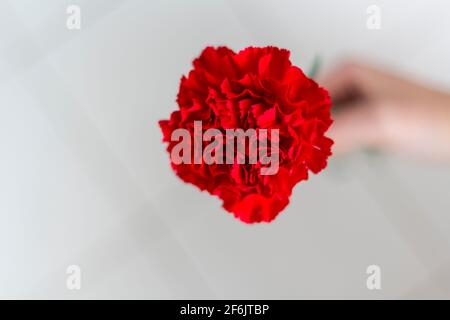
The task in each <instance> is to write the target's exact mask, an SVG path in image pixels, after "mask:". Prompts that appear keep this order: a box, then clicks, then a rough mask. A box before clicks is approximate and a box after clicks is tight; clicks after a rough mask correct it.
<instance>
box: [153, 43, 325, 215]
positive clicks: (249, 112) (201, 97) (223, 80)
mask: <svg viewBox="0 0 450 320" xmlns="http://www.w3.org/2000/svg"><path fill="white" fill-rule="evenodd" d="M289 55H290V53H289V51H288V50H285V49H279V48H276V47H264V48H254V47H249V48H246V49H244V50H242V51H240V52H239V53H237V54H236V53H234V52H233V51H232V50H230V49H228V48H226V47H219V48H213V47H207V48H206V49H205V50H203V52H202V53H201V55H200V57H198V58H197V59H195V60H194V62H193V65H194V68H193V69H192V70H191V71H190V72H189V75H188V76H187V77H184V76H183V77H182V78H181V83H180V89H179V93H178V97H177V103H178V106H179V109H178V110H176V111H174V112H172V114H171V115H170V119H169V120H161V121H160V122H159V125H160V127H161V130H162V132H163V136H164V138H163V141H164V142H167V143H168V146H167V150H168V151H169V152H172V151H173V150H174V148H175V146H176V145H177V143H178V140H177V141H173V139H172V134H173V133H174V132H175V130H177V129H180V128H182V129H185V130H187V131H188V132H190V133H191V134H192V136H194V135H195V134H198V132H197V133H195V128H194V122H195V121H197V122H198V121H201V124H202V129H201V130H202V132H201V133H203V132H205V130H208V129H211V128H215V129H218V130H220V132H225V131H226V130H227V129H243V130H247V129H255V130H256V131H257V132H260V131H261V130H262V129H277V130H278V132H279V144H278V150H277V156H278V161H279V162H278V164H277V166H278V170H277V172H276V173H275V174H272V175H262V174H261V170H260V169H261V167H263V165H262V164H261V162H260V161H259V160H258V162H257V163H238V161H236V158H237V157H238V156H239V152H238V151H237V150H235V151H236V154H237V155H236V158H235V159H234V161H233V162H232V164H228V163H214V164H207V163H205V162H202V163H180V162H179V161H174V159H171V162H172V168H173V169H174V171H175V173H176V174H177V175H178V176H179V177H180V178H181V179H183V180H184V181H185V182H189V183H192V184H194V185H196V186H197V187H198V188H200V189H201V190H207V191H208V192H209V193H210V194H212V195H216V196H218V197H219V198H220V199H222V200H223V207H224V208H225V209H226V210H227V211H229V212H232V213H234V215H235V216H236V217H238V218H239V219H241V220H242V221H244V222H247V223H251V222H261V221H266V222H269V221H271V220H273V219H274V218H275V217H276V216H277V215H278V213H279V212H280V211H281V210H283V209H284V208H285V207H286V205H287V204H288V203H289V197H290V195H291V193H292V189H293V187H294V186H295V185H296V184H297V183H298V182H300V181H302V180H307V179H308V172H309V171H312V172H313V173H318V172H319V171H321V170H322V169H324V168H325V167H326V164H327V158H328V157H329V156H330V155H331V146H332V144H333V141H332V140H331V139H329V138H327V137H326V136H325V132H326V131H327V129H328V128H329V126H330V125H331V123H332V119H331V116H330V107H331V100H330V98H329V95H328V92H327V91H326V90H325V89H323V88H321V87H319V86H318V85H317V83H316V82H314V81H313V80H312V79H309V78H308V77H307V76H305V74H304V73H303V72H302V70H301V69H300V68H298V67H295V66H293V65H292V64H291V62H290V60H289ZM194 139H195V137H194V138H193V140H194ZM269 141H271V143H273V139H272V140H271V138H270V137H269ZM222 142H223V141H222ZM194 145H195V142H194V141H192V143H191V147H192V149H194ZM204 145H206V143H205V142H204V141H203V142H202V146H204ZM260 149H261V147H260V146H258V150H260ZM268 149H270V148H268ZM192 152H193V154H194V153H195V151H194V150H192ZM271 152H272V154H273V152H274V151H273V150H272V151H268V154H270V153H271ZM184 156H187V157H188V158H193V156H192V155H189V154H184ZM240 156H242V157H243V158H245V159H247V158H248V157H249V154H248V149H245V152H244V155H242V154H241V155H240Z"/></svg>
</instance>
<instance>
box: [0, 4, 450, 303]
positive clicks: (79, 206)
mask: <svg viewBox="0 0 450 320" xmlns="http://www.w3.org/2000/svg"><path fill="white" fill-rule="evenodd" d="M70 4H75V5H78V6H79V7H80V8H81V30H68V29H67V27H66V20H67V17H68V15H67V13H66V8H67V6H68V5H70ZM372 4H376V5H378V6H380V8H381V29H380V30H369V29H368V28H367V27H366V20H367V17H368V14H367V13H366V9H367V7H368V6H369V5H372ZM449 18H450V3H449V2H448V1H444V0H441V1H439V0H432V1H425V0H417V1H415V0H414V1H412V0H408V1H407V0H396V1H392V0H391V1H388V0H386V1H376V0H371V1H366V0H363V1H361V0H358V1H357V0H346V1H339V2H338V1H333V0H327V1H325V0H319V1H317V0H315V1H312V0H311V1H269V0H265V1H261V0H259V1H258V0H244V1H242V0H241V1H239V0H215V1H208V0H196V1H187V0H157V1H145V0H130V1H125V0H123V1H119V0H71V1H66V0H64V1H59V0H45V1H44V0H41V1H34V0H10V1H5V0H1V1H0V148H1V149H0V297H1V298H68V299H71V298H74V299H78V298H150V299H152V298H162V299H165V298H192V299H196V298H211V299H214V298H223V299H228V298H236V299H240V298H274V299H278V298H287V299H291V298H362V299H379V298H450V250H449V248H450V166H445V165H442V166H436V165H431V164H427V163H418V162H413V160H411V159H405V158H393V157H387V156H376V157H374V156H369V155H367V154H365V153H360V154H355V155H353V156H351V157H348V158H346V159H333V160H332V161H331V163H330V165H329V167H328V169H327V170H325V171H324V172H322V173H321V174H320V175H318V176H312V177H311V179H310V180H309V181H308V182H306V183H301V184H300V185H298V186H297V188H296V189H295V191H294V194H293V196H292V198H291V204H290V205H289V207H288V208H287V209H286V210H285V211H284V212H282V213H281V214H280V215H279V216H278V218H277V219H276V220H275V221H274V222H273V223H271V224H259V225H245V224H243V223H241V222H239V221H238V220H236V219H234V218H233V217H232V215H230V214H228V213H226V212H225V211H224V210H223V209H221V207H220V201H219V200H218V199H216V198H213V197H211V196H209V195H207V194H206V193H201V192H199V191H198V190H197V189H195V188H194V187H192V186H190V185H186V184H184V183H182V182H180V180H178V179H177V178H176V176H175V175H174V174H173V172H172V171H171V169H170V167H169V162H168V155H167V154H166V152H165V147H164V145H163V144H162V143H161V142H160V141H161V133H160V130H159V128H158V126H157V121H158V120H159V119H162V118H167V117H168V115H169V113H170V112H171V111H173V110H174V109H175V108H176V105H175V96H176V93H177V89H178V84H179V79H180V77H181V75H182V74H185V73H186V72H187V71H188V70H189V69H190V64H191V61H192V59H193V58H194V57H196V56H197V55H198V54H199V53H200V51H201V50H202V49H203V48H204V47H205V46H206V45H227V46H229V47H231V48H232V49H234V50H240V49H242V48H244V47H246V46H249V45H253V46H263V45H276V46H280V47H285V48H288V49H290V50H291V59H292V61H293V63H294V64H297V65H299V66H301V67H303V68H305V69H306V70H307V69H308V68H309V67H310V65H311V63H312V61H313V58H314V56H315V55H320V56H321V57H322V61H323V62H324V65H323V69H322V71H323V72H324V71H326V70H329V69H330V68H331V67H333V66H334V65H335V64H337V63H338V62H339V61H340V60H341V59H343V58H348V57H356V58H358V59H359V60H363V61H373V62H376V63H378V64H381V65H384V66H386V67H388V68H391V69H393V70H398V71H400V72H404V73H407V74H409V75H411V76H414V77H418V78H420V79H422V80H423V81H429V83H432V84H436V85H438V86H441V87H443V88H450V58H449V57H450V40H449V37H448V32H449V30H450V19H449ZM372 264H376V265H379V266H380V267H381V272H382V289H381V290H373V291H371V290H368V289H367V287H366V278H367V276H368V275H367V274H366V268H367V266H369V265H372ZM69 265H79V266H80V267H81V271H82V278H81V279H82V280H81V289H80V290H73V291H71V290H68V289H67V287H66V279H67V276H68V275H67V274H66V269H67V267H68V266H69Z"/></svg>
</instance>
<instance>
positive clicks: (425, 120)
mask: <svg viewBox="0 0 450 320" xmlns="http://www.w3.org/2000/svg"><path fill="white" fill-rule="evenodd" d="M319 83H320V84H321V85H322V86H324V87H325V88H327V89H328V90H329V92H330V95H331V98H332V100H333V112H335V115H334V119H335V122H334V123H333V125H332V126H331V128H330V133H329V134H330V136H331V138H332V139H333V140H334V141H335V146H334V147H333V153H334V154H337V155H339V154H345V153H348V152H350V151H353V150H355V149H358V148H361V147H370V148H376V149H379V150H381V151H389V152H391V151H392V152H396V153H401V154H405V155H415V156H419V157H422V158H427V159H436V160H446V161H450V94H447V93H444V92H440V91H437V90H434V89H431V88H429V87H426V86H423V85H420V84H417V83H415V82H412V81H410V80H406V79H403V78H400V77H398V76H395V75H393V74H390V73H387V72H384V71H381V70H378V69H375V68H372V67H369V66H366V65H359V64H350V65H344V66H341V67H340V68H338V69H336V70H335V71H334V72H331V73H330V74H328V75H326V76H325V77H323V79H322V80H319Z"/></svg>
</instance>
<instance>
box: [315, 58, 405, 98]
mask: <svg viewBox="0 0 450 320" xmlns="http://www.w3.org/2000/svg"><path fill="white" fill-rule="evenodd" d="M319 83H320V84H321V85H322V86H324V87H325V88H326V89H327V90H328V91H329V93H330V96H331V98H332V99H333V102H334V104H339V103H346V102H348V101H354V100H358V99H368V100H371V99H377V98H380V97H382V98H386V97H389V96H391V95H392V93H393V92H395V88H396V87H398V84H399V83H401V82H400V81H399V79H398V78H396V77H394V76H392V75H390V74H387V73H385V72H384V71H382V70H379V69H376V68H373V67H370V66H367V65H363V64H357V63H347V64H343V65H341V66H340V67H338V68H337V69H335V70H334V71H332V72H330V73H328V74H326V75H325V76H323V77H322V79H321V80H319Z"/></svg>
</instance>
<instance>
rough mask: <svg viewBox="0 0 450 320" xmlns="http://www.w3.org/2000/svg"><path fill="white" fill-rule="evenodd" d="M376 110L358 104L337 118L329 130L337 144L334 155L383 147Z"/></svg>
mask: <svg viewBox="0 0 450 320" xmlns="http://www.w3.org/2000/svg"><path fill="white" fill-rule="evenodd" d="M375 109H376V107H374V106H372V105H370V104H369V103H356V104H353V105H351V106H348V107H346V108H345V109H344V110H343V111H342V112H340V113H339V114H338V115H336V116H335V119H334V123H333V125H332V126H331V128H330V130H329V136H330V138H331V139H333V140H334V142H335V144H334V146H333V154H335V155H343V154H347V153H350V152H352V151H354V150H356V149H360V148H364V147H380V146H381V144H382V138H383V137H382V132H381V130H380V128H381V126H380V124H379V121H378V119H377V116H376V114H375V112H374V110H375Z"/></svg>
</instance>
